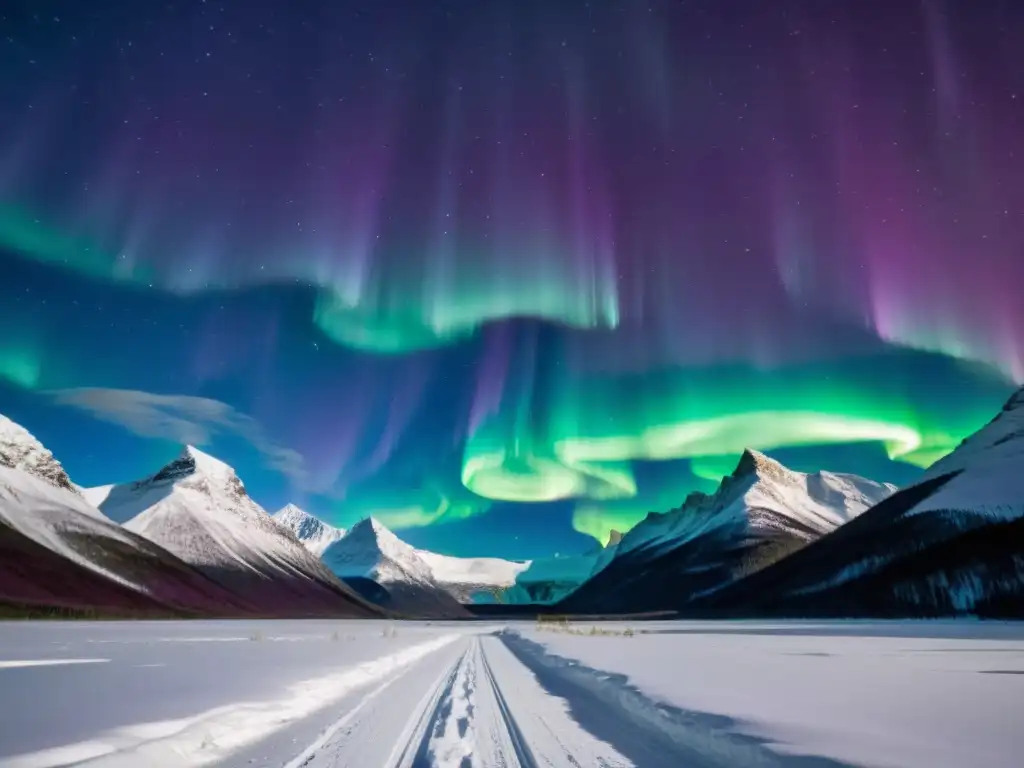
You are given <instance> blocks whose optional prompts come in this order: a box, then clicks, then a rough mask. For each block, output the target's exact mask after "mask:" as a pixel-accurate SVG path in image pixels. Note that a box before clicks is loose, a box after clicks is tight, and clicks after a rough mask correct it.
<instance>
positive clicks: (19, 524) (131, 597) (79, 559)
mask: <svg viewBox="0 0 1024 768" xmlns="http://www.w3.org/2000/svg"><path fill="white" fill-rule="evenodd" d="M0 465H2V466H0V549H2V550H3V553H4V554H3V556H2V557H0V598H2V599H7V600H14V601H15V602H18V603H24V604H28V605H44V606H60V607H63V608H72V609H77V608H81V609H90V610H93V609H99V610H103V611H107V612H110V613H111V614H112V615H173V614H174V613H177V612H181V611H184V612H187V613H190V614H195V613H200V614H205V615H220V616H231V615H240V614H244V613H245V612H246V611H247V610H249V608H248V606H246V605H244V603H243V601H240V600H239V599H238V598H237V597H236V596H234V595H232V594H230V593H229V592H227V591H225V590H223V589H222V588H220V587H218V586H217V585H216V584H214V583H213V582H211V581H210V580H208V579H206V578H204V577H203V576H202V574H200V573H199V572H197V571H196V570H195V569H193V568H191V567H190V566H189V565H188V564H186V563H184V562H182V561H181V560H180V559H179V558H177V557H175V556H174V555H172V554H171V553H170V552H167V551H166V550H164V549H162V548H161V547H159V546H157V545H156V544H154V543H153V542H151V541H149V540H147V539H145V538H144V537H142V536H139V535H137V534H135V533H132V532H131V531H128V530H125V529H124V528H122V527H121V526H119V525H116V524H115V523H113V522H112V521H111V520H109V519H108V518H106V517H105V516H104V515H103V514H102V513H101V512H100V511H99V510H98V509H96V507H95V506H93V505H92V504H90V503H89V501H88V500H87V499H86V498H83V494H81V493H80V492H79V491H80V489H78V487H77V486H75V485H74V484H73V483H72V482H71V480H70V478H68V476H67V474H66V473H65V472H64V470H63V469H62V468H61V465H60V463H59V462H58V461H57V460H56V459H55V458H54V457H53V455H52V454H51V453H50V451H48V450H47V449H46V448H45V447H43V445H42V444H40V442H39V441H38V440H36V439H35V438H34V437H32V435H31V434H30V433H29V432H28V431H27V430H26V429H24V428H23V427H21V426H19V425H17V424H15V423H14V422H12V421H10V420H9V419H7V418H5V417H3V416H0Z"/></svg>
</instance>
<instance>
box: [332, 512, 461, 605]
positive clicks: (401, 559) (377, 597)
mask: <svg viewBox="0 0 1024 768" xmlns="http://www.w3.org/2000/svg"><path fill="white" fill-rule="evenodd" d="M322 557H323V561H324V563H326V564H327V566H328V567H329V568H330V569H331V571H333V572H334V573H335V574H336V575H337V576H339V577H340V578H342V579H344V580H345V581H346V582H347V583H349V584H351V585H353V586H354V587H355V588H356V589H359V590H361V591H362V593H363V594H364V595H366V597H368V598H369V599H372V600H374V601H375V602H377V603H379V604H381V605H383V606H385V607H387V608H390V609H392V610H395V611H398V612H400V613H405V614H409V615H431V616H460V615H465V614H466V611H465V609H464V608H463V607H462V606H461V605H460V604H459V602H458V601H457V600H456V599H455V598H454V597H453V596H452V595H451V594H450V593H449V592H448V591H446V590H445V589H444V588H443V587H442V586H441V585H440V584H438V583H437V581H436V580H435V579H434V574H433V572H432V571H431V569H430V566H429V565H428V564H427V563H426V562H425V561H424V560H423V559H422V558H421V557H420V553H419V550H417V549H416V548H415V547H412V546H410V545H409V544H406V543H405V542H404V541H402V540H401V539H400V538H398V537H397V536H396V535H395V534H394V533H392V532H391V531H390V530H389V529H388V528H387V526H385V525H384V524H383V523H381V522H380V521H379V520H377V519H376V518H373V517H367V518H365V519H363V520H360V521H359V522H358V523H356V524H355V525H353V526H352V527H351V528H350V529H349V530H348V533H346V534H345V535H344V536H343V537H342V538H341V539H339V540H338V541H336V542H334V543H333V544H331V545H330V546H329V547H327V549H326V550H324V553H323V556H322Z"/></svg>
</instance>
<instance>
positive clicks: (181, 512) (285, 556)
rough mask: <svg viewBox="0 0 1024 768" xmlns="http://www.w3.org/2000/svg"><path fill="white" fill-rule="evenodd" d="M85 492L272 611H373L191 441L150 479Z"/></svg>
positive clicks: (223, 466) (293, 613) (220, 464)
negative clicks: (191, 443) (190, 443)
mask: <svg viewBox="0 0 1024 768" xmlns="http://www.w3.org/2000/svg"><path fill="white" fill-rule="evenodd" d="M87 495H89V496H92V497H93V498H97V497H100V496H102V498H100V499H99V505H100V509H101V510H102V511H103V513H104V514H106V515H107V516H108V517H110V518H111V519H112V520H115V521H119V522H122V521H123V522H124V526H125V528H126V529H128V530H130V531H132V532H134V533H138V534H140V535H142V536H144V537H145V538H147V539H149V540H150V541H153V542H155V543H156V544H159V545H160V546H162V547H164V548H166V549H167V550H169V551H170V552H172V553H174V554H175V555H177V556H178V557H180V558H181V559H182V560H184V561H185V562H187V563H189V564H191V565H193V566H194V567H195V568H196V569H198V570H199V571H200V572H202V573H204V574H205V575H207V576H208V577H209V578H210V579H212V580H213V581H215V582H217V583H218V584H221V585H222V586H223V587H225V588H226V589H228V590H230V591H231V592H232V593H234V594H236V595H239V596H240V597H241V598H243V599H244V600H245V601H246V602H248V603H250V604H252V605H254V606H256V607H257V608H258V609H259V610H260V611H262V612H264V613H266V614H268V615H274V616H334V615H352V616H365V615H372V614H374V613H376V609H374V608H373V607H372V606H370V605H368V604H367V603H366V602H365V601H364V600H362V599H361V598H359V597H358V596H357V595H355V594H354V593H353V592H352V591H351V590H349V589H348V588H347V587H345V586H344V585H343V584H341V583H340V582H339V581H338V580H337V579H336V578H335V577H334V576H333V575H332V574H331V573H330V571H329V570H328V569H327V568H326V567H325V566H324V565H323V563H321V562H320V560H319V559H318V558H317V557H316V556H315V555H314V554H312V553H311V552H309V550H307V549H306V548H305V547H304V546H303V545H302V544H301V543H300V542H299V541H298V540H297V539H296V538H295V537H294V536H293V535H292V534H291V533H290V532H289V531H287V530H285V529H284V528H282V527H281V526H280V525H278V524H277V523H275V522H274V521H273V519H271V517H270V515H268V514H267V513H266V511H264V510H263V508H262V507H260V506H259V505H258V504H256V503H255V502H254V501H253V500H252V499H251V498H249V496H248V494H247V493H246V491H245V487H244V485H243V484H242V481H241V480H240V479H239V478H238V476H237V474H235V471H234V470H233V469H232V468H231V467H229V466H228V465H227V464H224V463H223V462H221V461H218V460H217V459H215V458H213V457H212V456H209V455H207V454H205V453H203V452H202V451H199V450H198V449H196V448H194V447H192V446H187V447H186V448H185V449H184V451H183V452H182V453H181V455H180V456H179V457H178V458H177V459H175V460H174V461H172V462H171V463H170V464H168V465H167V466H165V467H164V468H163V469H161V470H160V471H159V472H157V473H156V474H155V475H153V476H152V477H149V478H147V479H145V480H141V481H139V482H135V483H129V484H125V485H114V486H107V487H105V488H103V489H93V491H92V492H87Z"/></svg>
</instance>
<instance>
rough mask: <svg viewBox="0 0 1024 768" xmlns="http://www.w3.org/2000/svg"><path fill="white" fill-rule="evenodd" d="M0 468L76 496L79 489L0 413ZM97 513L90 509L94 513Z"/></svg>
mask: <svg viewBox="0 0 1024 768" xmlns="http://www.w3.org/2000/svg"><path fill="white" fill-rule="evenodd" d="M0 467H8V468H10V469H20V470H24V471H25V472H27V473H28V474H30V475H34V476H35V477H38V478H41V479H43V480H45V481H46V482H48V483H50V484H51V485H55V486H57V487H58V488H63V489H64V490H66V491H70V492H71V493H74V494H76V495H78V487H77V486H76V485H75V484H74V483H72V482H71V478H70V477H68V474H67V472H65V471H64V467H62V466H61V464H60V462H59V461H57V460H56V459H55V458H54V457H53V454H52V453H50V451H48V450H47V449H46V447H45V446H43V444H42V443H40V442H39V441H38V440H37V439H36V438H35V436H34V435H33V434H32V433H31V432H29V431H28V430H27V429H25V428H24V427H23V426H21V425H20V424H17V423H15V422H13V421H11V420H10V419H8V418H7V417H6V416H4V415H2V414H0ZM96 511H97V510H91V511H90V514H95V512H96Z"/></svg>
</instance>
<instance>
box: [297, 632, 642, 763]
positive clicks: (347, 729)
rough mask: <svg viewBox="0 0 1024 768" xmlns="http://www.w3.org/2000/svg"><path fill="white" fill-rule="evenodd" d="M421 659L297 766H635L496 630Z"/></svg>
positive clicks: (373, 694)
mask: <svg viewBox="0 0 1024 768" xmlns="http://www.w3.org/2000/svg"><path fill="white" fill-rule="evenodd" d="M418 666H419V668H418V669H411V670H408V671H407V672H406V673H405V675H403V677H401V678H397V679H395V680H393V681H390V682H389V683H387V684H385V685H384V686H382V687H381V688H380V689H376V690H374V691H371V692H370V693H369V694H368V698H370V697H372V699H373V701H372V702H370V703H368V704H365V705H364V704H360V705H359V707H358V710H359V711H358V712H349V713H347V714H346V715H345V716H344V717H343V718H342V720H341V721H339V727H336V728H334V735H333V737H332V738H330V739H328V740H325V741H324V742H323V743H322V744H320V745H319V746H318V748H317V749H316V750H315V751H313V752H312V753H310V752H309V751H307V753H306V759H305V760H303V761H302V763H301V765H302V766H303V768H341V767H342V766H345V767H348V768H365V767H366V766H369V765H373V766H381V768H542V767H543V766H548V767H550V768H556V767H557V768H561V767H562V766H565V767H566V768H584V767H585V768H590V767H591V766H593V767H594V768H601V767H602V766H607V767H608V768H625V767H626V766H631V765H632V763H631V762H629V761H628V760H625V759H624V758H621V756H620V755H617V753H615V752H614V750H612V749H611V748H610V747H608V745H606V744H604V743H603V742H600V741H599V740H596V739H595V738H594V737H592V736H591V735H590V734H587V733H586V732H585V731H583V730H582V729H581V728H580V727H579V726H578V725H577V724H576V723H575V722H573V721H572V719H571V718H570V717H569V715H568V714H567V709H566V707H565V705H564V703H563V702H562V701H561V700H559V699H557V698H553V697H551V696H549V695H548V694H547V693H546V692H544V691H543V689H542V688H541V687H540V686H539V684H538V683H537V682H536V680H535V679H534V677H533V675H532V673H531V672H529V670H527V669H526V667H524V666H523V665H522V664H520V663H519V662H518V661H517V660H516V659H515V658H514V656H513V655H512V654H511V653H509V652H508V650H507V649H506V648H505V647H504V645H503V644H502V643H501V641H500V640H499V639H497V638H495V637H493V636H482V637H468V638H466V639H465V640H463V641H460V642H459V643H458V644H457V648H456V650H455V651H454V652H453V653H448V654H443V655H436V656H433V657H430V658H429V659H426V660H424V662H422V663H421V664H420V665H418ZM439 667H440V669H441V674H438V673H437V670H438V668H439ZM429 673H432V674H429ZM428 681H429V682H428ZM414 689H415V690H414ZM385 745H394V746H393V747H390V748H387V749H385V748H384V747H385Z"/></svg>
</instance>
